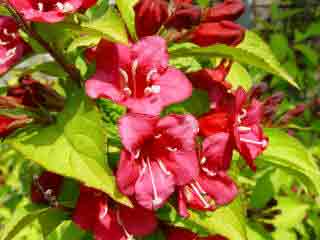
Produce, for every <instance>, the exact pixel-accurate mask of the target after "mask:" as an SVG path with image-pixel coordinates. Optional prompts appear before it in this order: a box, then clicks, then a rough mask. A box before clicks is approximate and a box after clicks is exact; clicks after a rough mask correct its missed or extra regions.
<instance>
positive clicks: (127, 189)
mask: <svg viewBox="0 0 320 240" xmlns="http://www.w3.org/2000/svg"><path fill="white" fill-rule="evenodd" d="M138 177H139V166H138V164H137V162H136V160H135V159H134V157H133V155H132V154H130V153H129V152H128V151H126V150H123V151H122V152H121V155H120V161H119V165H118V169H117V174H116V179H117V184H118V187H119V190H120V191H121V192H122V193H123V194H125V195H128V196H131V195H133V194H134V186H135V183H136V181H137V179H138Z"/></svg>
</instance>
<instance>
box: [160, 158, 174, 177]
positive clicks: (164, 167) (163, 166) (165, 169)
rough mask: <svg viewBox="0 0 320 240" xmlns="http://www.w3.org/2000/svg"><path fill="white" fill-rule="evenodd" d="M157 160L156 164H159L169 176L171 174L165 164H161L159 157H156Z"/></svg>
mask: <svg viewBox="0 0 320 240" xmlns="http://www.w3.org/2000/svg"><path fill="white" fill-rule="evenodd" d="M157 162H158V164H159V167H160V169H161V170H162V171H163V172H164V173H165V174H166V175H168V176H170V175H171V172H170V171H168V169H167V168H166V166H165V165H164V164H163V162H162V161H161V160H160V159H158V160H157Z"/></svg>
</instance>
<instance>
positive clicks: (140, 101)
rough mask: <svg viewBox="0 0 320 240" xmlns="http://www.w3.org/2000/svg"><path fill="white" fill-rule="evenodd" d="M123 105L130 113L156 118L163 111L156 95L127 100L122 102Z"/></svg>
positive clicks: (160, 101)
mask: <svg viewBox="0 0 320 240" xmlns="http://www.w3.org/2000/svg"><path fill="white" fill-rule="evenodd" d="M123 105H125V106H127V107H128V109H129V111H130V112H132V113H140V114H147V115H152V116H158V115H159V114H160V113H161V111H162V109H163V106H162V100H161V98H160V96H159V95H157V94H152V95H150V96H145V97H143V98H127V99H126V100H124V101H123Z"/></svg>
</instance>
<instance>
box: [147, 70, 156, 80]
mask: <svg viewBox="0 0 320 240" xmlns="http://www.w3.org/2000/svg"><path fill="white" fill-rule="evenodd" d="M156 73H158V72H157V70H156V69H152V70H151V71H150V72H148V74H147V78H146V81H147V82H148V83H149V82H151V80H152V76H153V74H156Z"/></svg>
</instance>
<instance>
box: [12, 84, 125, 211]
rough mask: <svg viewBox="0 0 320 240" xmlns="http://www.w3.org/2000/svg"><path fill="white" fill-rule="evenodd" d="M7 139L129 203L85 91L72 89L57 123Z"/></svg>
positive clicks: (28, 154)
mask: <svg viewBox="0 0 320 240" xmlns="http://www.w3.org/2000/svg"><path fill="white" fill-rule="evenodd" d="M7 141H8V143H9V144H11V145H12V146H13V147H14V148H15V149H16V150H17V151H19V152H21V153H22V154H23V155H24V156H25V157H26V158H27V159H30V160H32V161H35V162H37V163H38V164H40V165H41V166H43V167H44V168H46V169H47V170H49V171H51V172H55V173H58V174H60V175H64V176H67V177H71V178H74V179H77V180H79V181H81V182H84V183H85V184H86V185H88V186H89V187H93V188H96V189H99V190H101V191H103V192H105V193H107V194H108V195H109V196H110V197H111V198H113V199H114V200H116V201H118V202H121V203H123V204H126V205H129V206H130V201H129V200H128V199H127V198H126V197H125V196H123V195H122V194H121V193H120V192H119V191H118V189H117V186H116V183H115V179H114V176H113V173H112V171H111V169H110V168H109V166H108V165H107V163H106V153H105V149H106V146H105V143H106V133H105V129H104V127H103V122H102V119H101V115H100V113H99V112H98V111H97V108H96V107H95V105H94V104H93V102H91V101H90V100H89V99H88V98H87V97H86V96H85V95H84V93H83V92H80V91H79V90H77V91H73V94H72V96H69V97H68V99H67V103H66V106H65V110H64V111H63V112H62V113H60V114H59V115H58V116H57V120H56V123H55V124H52V125H50V126H49V127H45V128H40V129H36V130H35V131H33V132H32V131H30V132H24V133H21V134H20V135H18V136H16V137H15V138H11V139H7Z"/></svg>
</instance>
